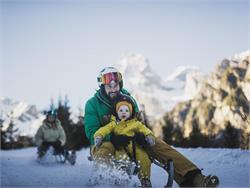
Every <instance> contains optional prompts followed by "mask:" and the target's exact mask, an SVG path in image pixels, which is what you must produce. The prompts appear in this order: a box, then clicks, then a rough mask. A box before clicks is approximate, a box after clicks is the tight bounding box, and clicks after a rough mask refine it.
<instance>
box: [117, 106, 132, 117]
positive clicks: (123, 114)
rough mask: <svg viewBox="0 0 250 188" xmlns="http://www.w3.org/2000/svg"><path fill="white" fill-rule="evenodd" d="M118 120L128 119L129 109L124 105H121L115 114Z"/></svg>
mask: <svg viewBox="0 0 250 188" xmlns="http://www.w3.org/2000/svg"><path fill="white" fill-rule="evenodd" d="M117 115H118V118H119V119H120V120H122V119H123V120H127V119H128V118H129V117H130V111H129V107H128V106H126V105H121V106H120V107H119V108H118V112H117Z"/></svg>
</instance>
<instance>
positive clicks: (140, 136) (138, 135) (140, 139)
mask: <svg viewBox="0 0 250 188" xmlns="http://www.w3.org/2000/svg"><path fill="white" fill-rule="evenodd" d="M134 138H135V142H136V143H137V144H138V145H140V146H145V145H147V144H148V143H147V142H146V140H145V138H146V137H145V135H144V134H142V133H135V136H134Z"/></svg>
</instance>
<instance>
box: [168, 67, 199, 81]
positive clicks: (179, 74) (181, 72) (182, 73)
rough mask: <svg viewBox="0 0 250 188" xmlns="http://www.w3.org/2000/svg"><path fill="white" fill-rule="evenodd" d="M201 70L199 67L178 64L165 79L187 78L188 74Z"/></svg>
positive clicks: (183, 79) (182, 79)
mask: <svg viewBox="0 0 250 188" xmlns="http://www.w3.org/2000/svg"><path fill="white" fill-rule="evenodd" d="M198 71H199V68H198V67H195V66H178V67H177V68H176V70H175V71H174V72H173V73H172V74H171V75H169V76H168V77H167V78H166V80H165V81H171V80H181V81H185V80H186V75H187V74H190V73H196V72H198Z"/></svg>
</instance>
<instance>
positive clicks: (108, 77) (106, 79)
mask: <svg viewBox="0 0 250 188" xmlns="http://www.w3.org/2000/svg"><path fill="white" fill-rule="evenodd" d="M100 79H101V80H99V81H101V82H102V84H104V85H106V84H110V83H111V82H112V81H114V82H117V83H118V82H120V81H121V80H122V76H121V74H120V73H118V72H110V73H107V74H104V75H102V77H101V78H100Z"/></svg>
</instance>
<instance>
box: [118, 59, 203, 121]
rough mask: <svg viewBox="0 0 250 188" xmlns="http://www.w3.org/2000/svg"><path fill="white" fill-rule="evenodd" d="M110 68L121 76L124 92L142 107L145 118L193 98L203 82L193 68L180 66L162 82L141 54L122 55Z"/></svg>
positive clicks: (201, 76) (158, 114)
mask: <svg viewBox="0 0 250 188" xmlns="http://www.w3.org/2000/svg"><path fill="white" fill-rule="evenodd" d="M114 66H115V67H117V68H118V70H119V71H120V72H121V73H122V74H123V78H124V86H125V88H127V89H128V90H129V91H130V92H131V93H132V95H133V96H135V98H136V99H137V101H138V102H139V103H140V104H141V105H142V107H145V111H146V113H147V115H149V116H151V117H154V118H156V117H159V116H161V115H162V114H164V112H166V111H168V110H170V109H171V108H172V107H173V106H174V105H175V104H176V103H177V102H180V101H183V100H188V99H191V98H192V97H194V95H195V94H196V93H197V92H198V91H199V89H200V83H201V81H202V80H203V78H204V76H203V75H202V74H201V73H200V72H199V70H198V68H197V67H191V66H187V67H184V66H181V67H177V69H176V71H175V72H174V73H173V74H171V75H170V76H168V77H166V78H165V79H162V78H161V77H160V76H159V75H158V74H157V73H155V72H154V71H153V69H152V68H151V67H150V65H149V61H148V59H147V58H146V57H144V56H143V55H141V54H124V55H123V56H122V57H121V58H120V59H119V60H118V61H117V62H116V63H115V65H114Z"/></svg>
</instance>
